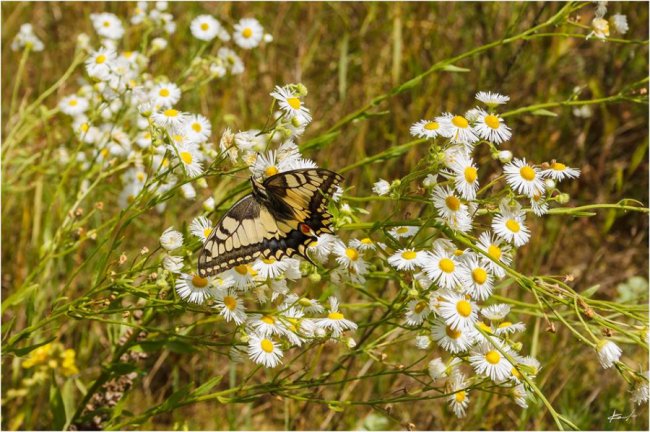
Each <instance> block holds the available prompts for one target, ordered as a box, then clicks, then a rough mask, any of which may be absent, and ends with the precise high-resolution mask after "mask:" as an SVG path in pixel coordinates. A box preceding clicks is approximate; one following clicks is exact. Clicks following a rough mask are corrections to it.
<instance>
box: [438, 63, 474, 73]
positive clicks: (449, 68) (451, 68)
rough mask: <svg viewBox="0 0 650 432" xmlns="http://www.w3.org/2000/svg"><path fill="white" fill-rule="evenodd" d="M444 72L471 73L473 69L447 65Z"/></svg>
mask: <svg viewBox="0 0 650 432" xmlns="http://www.w3.org/2000/svg"><path fill="white" fill-rule="evenodd" d="M442 70H443V71H447V72H470V71H471V69H467V68H463V67H459V66H454V65H452V64H449V65H445V67H443V68H442Z"/></svg>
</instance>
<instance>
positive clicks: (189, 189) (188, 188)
mask: <svg viewBox="0 0 650 432" xmlns="http://www.w3.org/2000/svg"><path fill="white" fill-rule="evenodd" d="M181 195H183V198H185V199H188V200H193V199H194V198H196V189H194V186H192V183H185V184H182V185H181Z"/></svg>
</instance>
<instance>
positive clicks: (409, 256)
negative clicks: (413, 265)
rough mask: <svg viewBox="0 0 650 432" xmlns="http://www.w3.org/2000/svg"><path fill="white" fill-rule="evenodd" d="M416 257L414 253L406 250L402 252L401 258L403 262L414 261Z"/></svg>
mask: <svg viewBox="0 0 650 432" xmlns="http://www.w3.org/2000/svg"><path fill="white" fill-rule="evenodd" d="M416 256H417V254H416V253H415V252H414V251H410V250H407V251H404V252H402V258H404V259H405V260H412V259H415V257H416Z"/></svg>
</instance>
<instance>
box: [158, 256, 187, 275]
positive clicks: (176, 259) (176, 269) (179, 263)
mask: <svg viewBox="0 0 650 432" xmlns="http://www.w3.org/2000/svg"><path fill="white" fill-rule="evenodd" d="M162 266H163V268H164V269H165V270H167V271H169V272H171V273H180V272H181V270H182V269H183V257H180V256H173V255H165V257H164V258H163V261H162Z"/></svg>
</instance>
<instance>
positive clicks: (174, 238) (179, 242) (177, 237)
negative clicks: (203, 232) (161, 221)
mask: <svg viewBox="0 0 650 432" xmlns="http://www.w3.org/2000/svg"><path fill="white" fill-rule="evenodd" d="M160 245H161V246H162V247H163V248H165V249H166V250H168V251H173V250H174V249H178V248H179V247H181V246H183V234H181V233H180V232H178V231H176V230H175V229H174V227H169V228H167V229H166V230H165V231H164V232H163V233H162V235H161V236H160Z"/></svg>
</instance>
